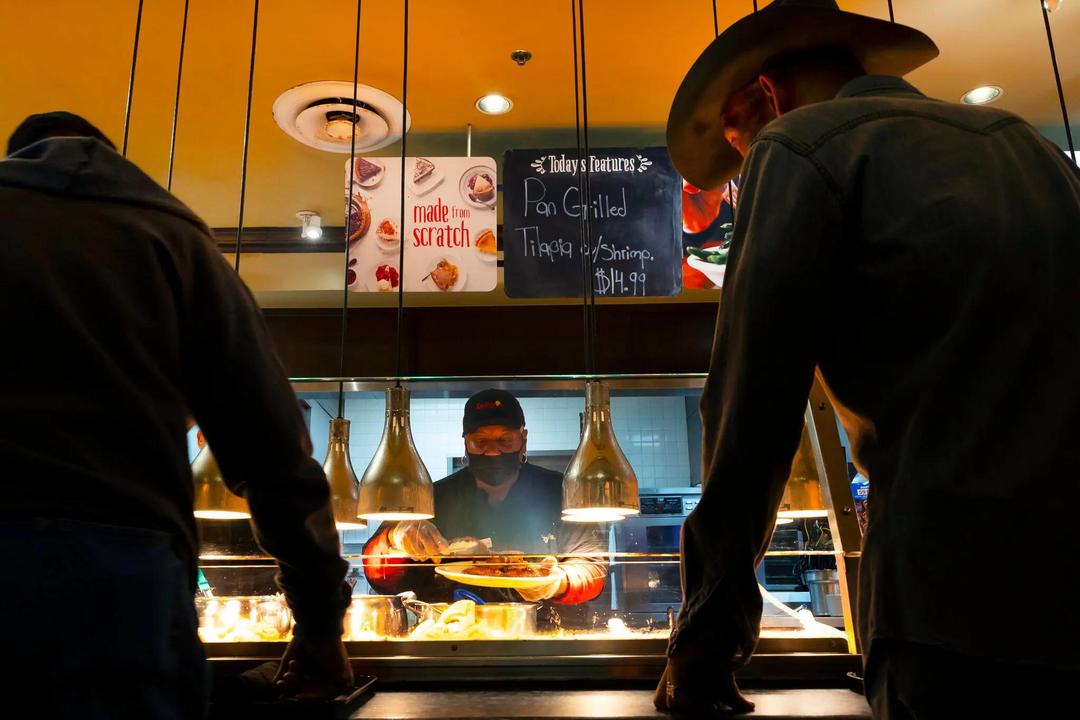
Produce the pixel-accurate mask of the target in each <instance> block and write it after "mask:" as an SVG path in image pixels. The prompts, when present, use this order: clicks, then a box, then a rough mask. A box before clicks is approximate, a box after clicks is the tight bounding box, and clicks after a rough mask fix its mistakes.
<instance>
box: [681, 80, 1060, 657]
mask: <svg viewBox="0 0 1080 720" xmlns="http://www.w3.org/2000/svg"><path fill="white" fill-rule="evenodd" d="M742 178H743V185H742V193H741V198H740V202H739V205H738V211H737V216H736V220H735V235H734V238H733V241H732V245H731V257H730V262H729V265H730V267H729V268H728V272H727V277H726V282H725V284H724V289H723V295H722V299H721V306H720V313H719V317H718V319H717V327H716V339H715V344H714V347H713V355H712V363H711V367H710V370H709V379H708V382H707V384H706V387H705V391H704V393H703V395H702V400H701V411H702V422H703V427H704V443H703V462H704V475H703V477H704V478H705V482H704V491H703V494H702V498H701V502H700V504H699V505H698V507H697V508H696V509H695V510H694V512H693V513H691V515H690V517H689V519H688V520H687V522H686V525H685V528H684V538H683V552H684V566H683V571H684V584H685V585H686V597H685V604H684V607H683V612H682V613H681V614H680V618H679V625H678V628H677V633H676V635H675V637H674V638H673V640H674V644H675V646H676V647H677V645H678V644H679V643H680V642H683V641H684V640H687V641H690V640H693V639H694V638H698V639H700V638H708V642H709V647H710V649H711V650H712V651H713V652H715V653H716V654H717V655H718V658H719V660H720V661H721V662H724V663H727V664H732V665H736V664H738V663H740V662H743V661H745V660H746V658H747V657H748V655H749V653H750V651H751V650H752V649H753V647H754V642H755V639H756V637H757V629H758V624H759V619H760V614H761V598H760V596H759V594H758V588H757V581H756V580H755V577H754V563H755V559H756V558H758V557H760V554H761V553H762V552H763V551H764V549H765V547H766V545H767V543H768V539H769V536H770V535H771V533H772V528H773V515H774V513H775V512H776V507H777V504H778V502H779V500H780V496H781V493H782V491H783V486H784V481H785V480H786V478H787V476H788V472H789V471H790V468H791V460H792V456H793V454H794V452H795V449H796V447H797V446H798V443H799V434H800V431H801V428H802V424H803V412H804V410H805V409H806V400H807V394H808V392H809V389H810V385H811V381H812V379H813V377H814V373H815V367H816V368H817V369H818V371H819V374H820V377H821V379H822V380H823V382H824V384H825V387H826V389H827V391H828V392H829V393H830V395H831V397H832V399H833V404H834V406H835V407H836V409H837V412H838V414H839V417H840V420H841V422H842V423H843V426H844V428H845V429H846V430H847V434H848V436H849V438H850V440H851V446H852V450H853V452H854V455H855V461H856V464H857V465H858V466H859V467H860V469H861V470H862V471H863V473H864V474H865V475H866V476H867V477H868V478H869V479H870V522H869V530H868V532H867V535H866V538H865V542H864V546H863V548H862V569H861V577H860V581H859V622H860V627H861V630H862V641H863V649H864V652H865V651H867V650H869V648H870V646H871V645H872V644H873V642H874V641H875V640H877V639H885V640H902V641H907V642H914V643H921V644H925V645H933V646H936V647H940V648H945V649H947V650H951V651H953V652H956V653H960V654H965V655H970V656H975V657H979V658H983V659H985V660H993V661H1000V662H1007V663H1026V664H1033V665H1045V666H1051V667H1059V668H1064V669H1073V670H1075V669H1078V668H1080V653H1077V652H1076V647H1077V645H1078V644H1080V615H1078V614H1077V613H1075V612H1071V611H1070V610H1069V609H1068V608H1067V607H1065V606H1064V605H1062V604H1061V603H1062V602H1063V600H1062V598H1061V597H1059V596H1058V595H1059V594H1058V592H1057V589H1058V588H1060V587H1061V585H1060V581H1059V579H1058V578H1061V577H1062V575H1061V573H1062V567H1063V566H1067V565H1069V564H1071V563H1072V561H1073V558H1076V557H1077V556H1080V533H1077V532H1076V529H1075V527H1074V523H1073V520H1072V517H1073V512H1074V507H1075V503H1076V498H1077V497H1080V171H1078V169H1077V167H1076V165H1075V164H1074V163H1072V162H1071V161H1070V160H1068V159H1067V158H1066V156H1065V154H1064V153H1062V152H1061V150H1059V149H1058V148H1057V147H1056V146H1054V145H1053V144H1052V143H1050V142H1049V141H1048V140H1046V139H1045V138H1044V137H1042V136H1041V135H1040V134H1039V132H1038V131H1037V130H1035V128H1033V127H1032V126H1031V125H1029V124H1028V123H1026V122H1024V121H1023V120H1022V119H1020V118H1019V117H1017V116H1015V115H1012V114H1010V113H1008V112H1005V111H1002V110H997V109H993V108H985V107H972V106H966V105H958V104H952V103H946V102H941V101H938V100H933V99H930V98H927V97H926V96H924V95H922V94H921V93H920V92H918V91H917V90H916V89H915V88H913V87H912V86H911V85H909V84H908V83H906V82H904V81H903V80H901V79H900V78H895V77H883V76H864V77H860V78H857V79H855V80H852V81H851V82H850V83H848V84H847V85H846V86H845V87H844V88H843V89H842V90H841V91H840V93H839V94H838V95H837V97H836V98H835V99H834V100H830V101H827V102H821V103H817V104H813V105H808V106H805V107H802V108H799V109H798V110H795V111H793V112H791V113H788V114H785V115H783V116H782V117H780V118H778V119H777V120H775V121H773V122H772V123H770V124H769V125H767V126H766V127H765V128H764V130H763V131H762V132H761V133H760V134H759V135H758V136H757V138H756V139H755V141H754V143H753V145H752V147H751V150H750V153H749V155H748V156H747V158H746V163H745V164H744V166H743V175H742ZM838 501H839V499H838ZM1014 601H1015V602H1014ZM1018 607H1023V608H1025V609H1027V610H1034V609H1036V608H1041V609H1042V611H1043V612H1041V613H1040V611H1039V610H1034V611H1035V615H1033V616H1031V617H1018V616H1017V615H1016V613H1015V610H1016V608H1018ZM1021 614H1022V615H1023V613H1021Z"/></svg>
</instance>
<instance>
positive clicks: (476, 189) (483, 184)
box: [468, 172, 495, 203]
mask: <svg viewBox="0 0 1080 720" xmlns="http://www.w3.org/2000/svg"><path fill="white" fill-rule="evenodd" d="M468 185H469V195H470V196H471V197H472V199H473V200H475V201H476V202H481V203H483V202H490V201H491V200H492V199H494V197H495V183H494V182H493V181H492V179H491V176H490V175H488V174H487V173H485V172H478V173H476V174H475V175H473V176H472V177H471V178H469V183H468Z"/></svg>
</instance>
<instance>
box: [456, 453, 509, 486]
mask: <svg viewBox="0 0 1080 720" xmlns="http://www.w3.org/2000/svg"><path fill="white" fill-rule="evenodd" d="M468 457H469V470H470V471H472V474H473V475H474V476H475V477H476V479H477V480H479V481H480V482H482V483H484V484H485V485H502V484H503V483H505V482H508V481H509V480H510V479H512V478H513V477H514V473H516V472H517V471H518V470H520V469H521V464H522V462H521V453H520V452H508V453H500V454H498V455H473V454H472V453H468Z"/></svg>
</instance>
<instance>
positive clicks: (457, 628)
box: [409, 600, 485, 640]
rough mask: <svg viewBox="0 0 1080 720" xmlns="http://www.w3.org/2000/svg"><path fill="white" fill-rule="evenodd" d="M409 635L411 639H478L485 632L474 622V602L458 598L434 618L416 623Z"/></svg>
mask: <svg viewBox="0 0 1080 720" xmlns="http://www.w3.org/2000/svg"><path fill="white" fill-rule="evenodd" d="M409 637H410V638H411V639H413V640H479V639H482V638H483V637H485V632H484V630H483V628H481V627H480V626H479V625H477V623H476V603H474V602H473V601H472V600H458V601H457V602H456V603H454V604H453V605H451V606H449V607H448V608H446V609H445V610H443V611H442V613H440V614H439V617H438V619H436V620H430V619H429V620H425V621H424V622H422V623H420V624H419V625H417V626H416V627H415V628H414V629H413V631H412V633H411V634H410V635H409Z"/></svg>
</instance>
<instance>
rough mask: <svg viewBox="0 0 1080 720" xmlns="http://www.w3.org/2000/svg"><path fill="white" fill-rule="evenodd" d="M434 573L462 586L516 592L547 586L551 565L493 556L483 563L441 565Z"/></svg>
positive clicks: (549, 579)
mask: <svg viewBox="0 0 1080 720" xmlns="http://www.w3.org/2000/svg"><path fill="white" fill-rule="evenodd" d="M435 572H437V573H439V574H440V575H442V576H443V577H444V578H446V579H448V580H453V581H454V582H459V583H461V584H462V585H476V586H478V587H489V588H513V589H516V588H532V587H540V586H541V585H546V584H548V583H549V582H551V573H552V566H551V565H545V564H544V563H541V562H530V561H527V560H526V559H525V556H524V555H494V556H491V557H488V558H487V559H485V560H474V561H468V562H464V561H463V562H452V563H442V564H440V565H437V566H436V567H435Z"/></svg>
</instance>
